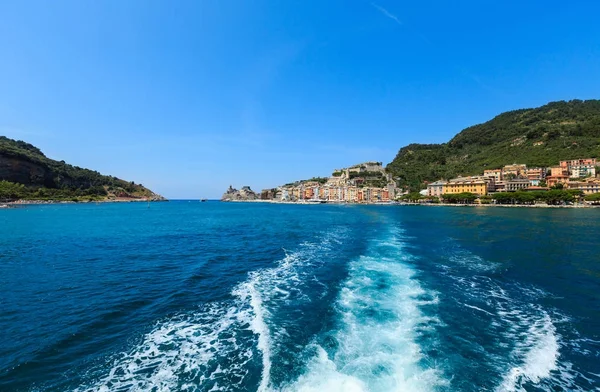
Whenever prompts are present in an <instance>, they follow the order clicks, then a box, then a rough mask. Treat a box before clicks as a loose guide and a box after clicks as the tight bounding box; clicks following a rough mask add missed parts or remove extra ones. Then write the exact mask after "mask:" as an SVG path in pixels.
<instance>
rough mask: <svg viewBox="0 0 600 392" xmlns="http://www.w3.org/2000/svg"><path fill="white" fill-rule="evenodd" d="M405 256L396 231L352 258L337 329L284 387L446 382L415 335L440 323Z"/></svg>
mask: <svg viewBox="0 0 600 392" xmlns="http://www.w3.org/2000/svg"><path fill="white" fill-rule="evenodd" d="M407 258H408V255H407V254H406V253H405V252H403V244H402V242H401V232H399V231H395V232H393V233H392V234H391V235H390V238H386V239H385V240H383V241H374V242H373V243H372V246H371V247H370V249H369V252H368V254H367V255H365V256H361V257H359V258H358V259H356V260H354V261H352V262H350V264H349V276H348V279H347V280H346V282H345V283H344V285H343V287H342V289H341V292H340V294H339V297H338V300H337V303H336V310H337V317H338V325H337V328H336V329H335V330H334V331H331V333H330V334H329V335H328V338H327V339H326V343H323V344H317V343H315V345H314V346H313V351H315V353H314V355H313V358H312V360H310V361H309V364H308V366H307V371H306V372H305V374H303V375H302V376H300V377H299V378H298V380H297V381H296V382H295V383H293V384H292V385H289V386H287V387H286V388H284V390H286V391H374V392H376V391H406V390H410V391H429V390H433V389H434V388H435V387H436V386H439V385H443V384H444V380H443V378H442V374H441V372H440V371H439V370H437V369H436V368H435V367H434V366H430V365H426V364H425V361H424V359H425V356H424V354H423V352H422V350H421V347H420V345H419V342H418V341H419V338H420V336H421V332H422V331H424V330H427V329H428V328H431V326H432V325H435V324H437V323H438V320H436V319H435V318H431V317H427V316H426V315H425V314H424V313H423V312H422V310H421V308H422V307H423V306H426V305H431V304H435V303H436V296H435V295H434V294H433V293H430V292H427V291H426V290H424V289H423V288H422V287H421V286H420V284H419V283H418V281H417V280H416V279H415V271H414V270H413V269H412V268H410V267H409V265H408V264H407V263H406V261H407ZM327 340H329V341H330V342H329V343H327ZM323 345H327V346H330V347H331V348H329V347H328V348H329V350H326V349H325V348H323Z"/></svg>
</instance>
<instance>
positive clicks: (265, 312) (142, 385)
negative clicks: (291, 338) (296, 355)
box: [75, 230, 343, 392]
mask: <svg viewBox="0 0 600 392" xmlns="http://www.w3.org/2000/svg"><path fill="white" fill-rule="evenodd" d="M341 235H343V230H337V231H332V232H330V233H325V235H324V238H323V239H322V241H321V242H319V243H304V244H302V245H301V246H300V247H299V249H298V250H297V251H295V252H287V251H286V255H285V257H284V258H283V259H282V260H280V261H278V262H277V263H276V265H275V266H274V267H272V268H267V269H263V270H258V271H254V272H251V273H250V274H249V276H248V279H247V280H246V281H245V282H243V283H241V284H240V285H238V286H237V287H236V288H234V290H233V291H232V294H233V296H234V299H233V301H228V302H220V303H212V304H210V305H208V306H206V307H204V308H201V309H199V310H198V311H197V312H192V313H188V314H183V315H179V316H177V317H174V318H172V319H169V320H166V321H162V322H161V323H159V324H157V326H156V328H155V329H154V330H152V331H151V332H150V333H148V334H146V335H145V336H143V338H142V339H141V343H139V344H138V345H136V346H135V347H133V348H132V349H131V350H130V351H128V352H125V353H122V354H120V355H119V356H118V358H116V359H115V360H114V362H113V364H112V366H111V369H110V371H109V373H108V375H106V376H103V377H102V378H100V379H99V380H97V381H96V382H94V383H92V384H91V385H87V386H81V387H79V388H77V389H76V390H75V391H77V392H92V391H98V392H104V391H134V392H135V391H147V390H152V391H155V392H167V391H174V390H182V391H195V390H197V389H198V388H199V387H200V386H203V387H204V388H208V386H211V388H210V390H211V391H213V390H214V391H218V390H230V389H235V388H238V389H240V390H243V389H246V388H247V385H245V384H244V380H245V378H246V376H247V375H248V372H249V369H248V366H247V365H248V364H249V362H250V360H251V359H252V357H253V353H254V352H255V350H254V349H255V348H257V349H258V350H259V351H260V353H261V356H262V376H261V380H260V385H259V386H258V390H259V391H261V392H262V391H266V390H268V389H269V387H270V378H271V367H272V356H273V355H274V351H275V349H276V340H277V338H278V336H282V335H285V330H284V329H283V328H282V327H277V326H275V325H273V324H272V323H270V317H271V311H273V310H276V309H277V306H279V305H280V304H281V303H286V302H287V301H288V298H289V297H291V296H293V301H294V302H296V301H301V300H303V299H307V298H308V297H307V296H306V294H305V293H303V292H302V289H303V287H302V284H303V280H305V279H306V280H312V275H309V274H310V269H309V270H303V268H304V267H306V266H308V265H311V264H312V265H315V264H316V263H318V262H319V259H318V258H317V257H316V256H319V255H320V254H321V253H322V252H323V251H324V250H327V249H331V247H332V246H333V245H335V244H338V243H339V237H340V236H341ZM305 275H306V276H305ZM248 328H249V329H250V330H251V331H252V332H253V333H254V337H253V336H252V335H248V334H244V333H243V331H244V330H247V329H248ZM222 365H223V366H225V367H222ZM231 380H237V381H231Z"/></svg>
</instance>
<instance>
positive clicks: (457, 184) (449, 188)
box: [442, 179, 488, 196]
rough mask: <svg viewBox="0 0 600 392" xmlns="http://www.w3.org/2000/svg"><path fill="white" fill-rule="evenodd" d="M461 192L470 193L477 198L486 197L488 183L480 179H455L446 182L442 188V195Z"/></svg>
mask: <svg viewBox="0 0 600 392" xmlns="http://www.w3.org/2000/svg"><path fill="white" fill-rule="evenodd" d="M463 192H470V193H474V194H476V195H479V196H484V195H487V194H488V182H486V181H485V180H480V179H455V180H450V181H448V182H447V183H446V184H444V185H443V188H442V193H443V194H444V195H446V194H450V193H463Z"/></svg>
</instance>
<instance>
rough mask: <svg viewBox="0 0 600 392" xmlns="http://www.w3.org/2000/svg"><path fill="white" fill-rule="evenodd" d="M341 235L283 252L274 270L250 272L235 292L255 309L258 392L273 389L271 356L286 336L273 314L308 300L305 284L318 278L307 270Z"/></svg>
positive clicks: (326, 236)
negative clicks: (259, 371) (259, 357)
mask: <svg viewBox="0 0 600 392" xmlns="http://www.w3.org/2000/svg"><path fill="white" fill-rule="evenodd" d="M341 235H343V231H341V230H337V231H331V232H328V233H326V234H325V235H324V237H323V238H322V239H321V241H320V242H319V243H303V244H302V245H301V246H300V247H299V249H298V250H296V251H294V252H288V251H286V250H284V251H285V257H284V258H283V259H282V260H280V261H278V262H277V264H276V265H275V267H273V268H268V269H263V270H258V271H254V272H251V273H250V274H249V279H248V280H247V281H246V282H244V283H242V284H240V285H239V286H238V287H237V288H235V289H234V291H233V294H234V295H235V296H237V297H238V298H240V300H242V301H244V302H249V303H250V306H251V309H252V312H251V313H252V321H251V323H250V326H251V329H252V331H253V332H254V333H255V334H256V335H257V337H258V343H257V347H258V349H259V350H260V352H261V354H262V365H263V368H262V374H261V380H260V384H259V387H258V391H259V392H264V391H267V390H268V389H269V388H270V386H271V368H272V357H273V356H274V355H276V354H277V343H278V338H279V337H281V336H287V332H286V331H285V328H284V327H283V326H282V325H281V323H276V322H273V321H271V317H272V313H273V312H276V311H277V309H278V307H279V306H282V305H284V304H287V303H288V301H290V300H292V301H293V303H294V304H298V303H299V301H300V302H301V301H308V300H309V297H308V295H307V294H306V293H305V292H304V291H303V284H304V283H305V282H306V280H312V279H315V278H314V276H312V275H311V270H310V268H307V267H309V266H316V265H317V264H319V263H321V262H322V259H321V257H322V256H323V255H322V253H323V252H325V251H326V250H330V249H331V246H332V245H334V244H338V243H339V237H340V236H341ZM325 288H326V287H325Z"/></svg>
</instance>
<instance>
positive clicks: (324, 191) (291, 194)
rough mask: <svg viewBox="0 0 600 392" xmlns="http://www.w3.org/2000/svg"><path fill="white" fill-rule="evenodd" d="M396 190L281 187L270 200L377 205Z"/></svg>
mask: <svg viewBox="0 0 600 392" xmlns="http://www.w3.org/2000/svg"><path fill="white" fill-rule="evenodd" d="M395 192H396V188H395V186H394V185H391V184H390V185H388V186H387V187H385V188H378V187H358V186H331V185H321V184H317V185H311V184H303V185H300V186H291V187H281V188H279V189H277V191H276V192H275V194H274V195H273V197H272V199H273V200H276V201H283V202H286V201H287V202H298V201H306V202H337V203H378V202H389V201H391V200H393V199H394V197H395Z"/></svg>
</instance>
